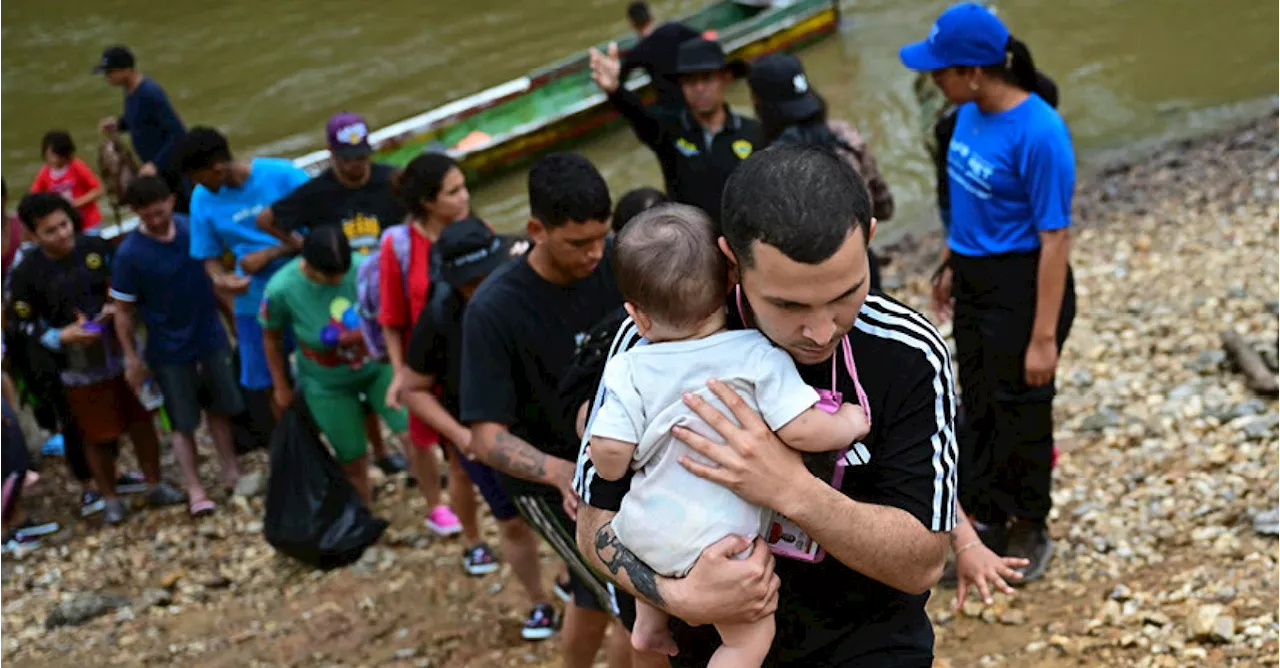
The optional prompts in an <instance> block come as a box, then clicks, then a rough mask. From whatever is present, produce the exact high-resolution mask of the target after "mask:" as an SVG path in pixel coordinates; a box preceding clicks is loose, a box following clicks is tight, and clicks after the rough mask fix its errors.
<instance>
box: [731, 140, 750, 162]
mask: <svg viewBox="0 0 1280 668" xmlns="http://www.w3.org/2000/svg"><path fill="white" fill-rule="evenodd" d="M753 148H754V147H752V146H751V142H749V141H747V140H745V139H739V140H738V141H735V142H733V152H734V153H735V154H736V155H737V156H738V159H739V160H746V159H747V156H749V155H751V151H752V149H753Z"/></svg>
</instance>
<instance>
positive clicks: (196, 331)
mask: <svg viewBox="0 0 1280 668" xmlns="http://www.w3.org/2000/svg"><path fill="white" fill-rule="evenodd" d="M173 222H174V225H175V226H176V227H177V228H178V229H177V232H175V233H174V236H173V239H171V240H169V241H167V242H166V241H159V240H157V239H153V238H151V237H149V236H147V235H145V234H143V233H142V231H141V230H134V231H133V232H131V233H130V234H129V236H127V237H125V240H124V241H123V242H121V244H120V248H119V249H117V250H116V257H115V261H114V262H113V263H112V265H111V289H110V293H111V297H112V298H113V299H116V300H119V301H122V302H128V303H130V304H133V305H134V308H136V309H137V311H138V313H139V314H140V315H141V317H142V322H143V323H144V324H145V325H146V326H147V346H146V358H147V363H148V364H150V365H151V366H163V365H166V364H187V363H189V362H194V361H196V360H198V359H200V358H202V357H204V356H206V355H208V354H209V353H210V352H214V351H219V350H225V349H226V348H227V347H228V342H227V333H226V330H224V329H223V327H222V323H221V322H219V320H218V308H217V303H216V302H215V301H214V300H215V297H214V295H213V282H212V281H210V280H209V276H208V275H207V274H205V272H204V266H203V265H202V264H201V263H200V261H199V260H196V259H193V258H192V257H191V255H190V254H189V253H188V252H187V249H188V248H189V247H190V245H191V234H190V232H189V231H188V228H187V225H188V222H187V218H186V216H182V215H180V214H174V216H173Z"/></svg>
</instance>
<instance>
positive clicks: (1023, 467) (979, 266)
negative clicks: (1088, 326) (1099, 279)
mask: <svg viewBox="0 0 1280 668" xmlns="http://www.w3.org/2000/svg"><path fill="white" fill-rule="evenodd" d="M1039 261H1040V254H1039V252H1033V253H1018V254H1007V255H998V256H990V257H965V256H959V255H954V254H953V255H952V257H951V268H952V272H953V273H952V275H953V283H952V293H951V294H952V296H953V297H954V298H955V324H954V328H953V331H954V333H955V339H956V358H957V362H958V363H959V367H960V387H961V392H960V396H961V403H962V404H963V405H964V421H963V422H962V423H961V424H960V425H959V445H960V503H961V504H963V505H964V509H965V510H966V511H967V512H969V513H971V514H973V515H974V516H975V517H976V518H977V519H978V521H980V522H982V523H984V524H1002V523H1004V522H1006V521H1008V520H1009V519H1011V518H1024V519H1031V520H1041V521H1042V520H1044V519H1045V518H1047V517H1048V515H1049V509H1050V508H1051V507H1052V506H1053V499H1052V498H1051V497H1050V495H1049V489H1050V481H1051V476H1052V466H1053V396H1054V385H1053V383H1050V384H1049V385H1045V386H1042V387H1030V386H1028V385H1027V383H1026V381H1025V369H1026V366H1025V359H1026V352H1027V346H1028V344H1029V343H1030V341H1031V331H1032V328H1033V326H1034V320H1035V307H1036V276H1037V274H1038V267H1039ZM1075 313H1076V297H1075V283H1074V280H1073V278H1072V275H1071V270H1070V268H1068V269H1067V285H1066V290H1065V292H1064V294H1063V297H1062V308H1061V310H1060V311H1059V314H1058V331H1057V344H1058V350H1059V352H1060V351H1061V350H1062V344H1063V342H1065V341H1066V339H1067V334H1068V333H1069V332H1070V331H1071V323H1072V321H1073V320H1074V319H1075Z"/></svg>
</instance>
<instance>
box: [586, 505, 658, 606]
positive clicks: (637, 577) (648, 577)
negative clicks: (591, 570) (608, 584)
mask: <svg viewBox="0 0 1280 668" xmlns="http://www.w3.org/2000/svg"><path fill="white" fill-rule="evenodd" d="M606 554H609V555H611V556H605V555H606ZM596 556H598V557H600V561H601V562H602V563H603V564H604V566H605V568H608V569H609V572H610V573H612V574H613V575H615V576H617V575H618V572H619V571H626V572H627V577H629V578H631V586H633V587H635V590H636V593H638V594H640V595H641V596H643V597H645V598H647V599H649V602H650V603H653V604H655V605H658V606H666V604H667V602H666V601H664V600H662V594H660V593H658V574H657V573H655V572H654V571H653V569H652V568H649V567H648V566H647V565H645V563H644V562H643V561H640V558H639V557H637V556H636V555H635V554H633V553H632V552H631V550H628V549H627V547H626V546H625V545H623V544H622V542H621V541H619V540H618V536H617V535H616V534H614V533H613V526H612V525H609V524H606V525H604V526H602V527H600V528H599V529H598V530H597V531H596Z"/></svg>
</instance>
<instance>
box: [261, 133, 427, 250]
mask: <svg viewBox="0 0 1280 668" xmlns="http://www.w3.org/2000/svg"><path fill="white" fill-rule="evenodd" d="M325 134H326V136H327V138H328V142H329V152H330V158H329V168H328V169H326V170H324V171H323V172H321V173H320V175H319V176H316V177H315V178H313V179H311V180H310V181H308V182H306V183H304V184H302V185H301V186H298V188H297V190H294V191H293V193H292V194H290V195H289V196H288V197H285V198H284V199H281V200H279V201H277V202H276V203H275V204H272V205H271V206H270V207H267V208H265V209H263V210H262V213H260V214H258V220H257V222H258V227H261V228H262V229H263V230H266V231H267V232H270V233H271V234H273V235H274V236H275V237H276V238H278V239H280V240H281V241H284V242H289V241H290V239H291V238H292V236H293V233H294V232H297V233H300V234H305V231H306V230H307V229H314V228H316V227H320V226H322V225H341V226H342V231H343V232H344V233H345V234H346V235H347V239H348V240H349V241H351V249H352V250H354V251H356V252H357V253H362V254H365V255H368V254H369V253H370V252H372V251H374V250H377V248H378V239H379V238H380V237H381V236H382V230H384V229H386V228H387V227H389V226H391V225H395V224H397V223H401V222H403V221H404V216H405V210H404V205H403V204H402V203H401V201H400V198H398V197H396V196H395V193H394V191H393V189H392V177H393V176H394V175H395V171H396V170H395V168H394V167H391V166H389V165H380V164H376V163H374V162H373V160H372V159H371V156H372V155H373V147H372V146H370V145H369V128H368V126H367V125H366V124H365V122H364V119H363V118H361V117H360V116H359V115H358V114H353V113H350V112H341V113H338V114H335V115H334V116H333V118H330V119H329V123H328V125H327V126H326V128H325Z"/></svg>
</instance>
